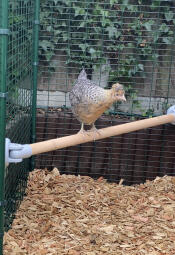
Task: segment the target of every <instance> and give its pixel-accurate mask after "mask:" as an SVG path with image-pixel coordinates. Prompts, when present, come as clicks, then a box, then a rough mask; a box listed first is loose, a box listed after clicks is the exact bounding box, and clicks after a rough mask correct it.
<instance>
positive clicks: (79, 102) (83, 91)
mask: <svg viewBox="0 0 175 255" xmlns="http://www.w3.org/2000/svg"><path fill="white" fill-rule="evenodd" d="M69 99H70V103H71V109H72V112H73V114H74V116H75V117H76V118H77V120H79V121H80V123H81V129H80V131H79V132H81V133H82V132H86V131H85V130H84V124H87V125H92V128H91V130H90V131H93V132H98V130H97V129H96V127H95V124H94V123H95V121H96V120H97V119H98V118H99V117H100V116H101V115H102V114H103V113H104V112H105V111H106V110H107V109H109V108H110V107H111V105H112V104H113V103H114V102H116V101H126V98H125V91H124V88H123V86H122V85H121V84H119V83H115V84H113V85H112V88H111V89H103V88H101V87H99V86H97V85H96V84H95V83H94V82H93V81H91V80H89V79H87V74H86V72H85V70H84V69H83V70H82V71H81V72H80V74H79V76H78V79H77V81H76V83H75V85H74V87H73V89H72V90H71V91H70V93H69Z"/></svg>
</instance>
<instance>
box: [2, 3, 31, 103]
mask: <svg viewBox="0 0 175 255" xmlns="http://www.w3.org/2000/svg"><path fill="white" fill-rule="evenodd" d="M32 8H33V5H32V1H31V0H24V1H12V0H11V1H9V30H10V35H9V43H8V79H7V88H8V91H9V93H8V94H9V96H10V97H9V99H11V96H14V97H15V96H16V95H17V94H16V93H17V87H19V83H20V82H22V80H23V79H24V78H25V77H26V76H27V75H28V74H29V72H31V68H30V66H31V63H32V62H31V61H32V56H31V55H29V53H28V52H29V49H32V47H31V46H32V29H33V20H32V18H31V17H30V16H29V15H27V13H32Z"/></svg>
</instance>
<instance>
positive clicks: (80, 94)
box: [69, 69, 104, 107]
mask: <svg viewBox="0 0 175 255" xmlns="http://www.w3.org/2000/svg"><path fill="white" fill-rule="evenodd" d="M69 99H70V102H71V105H72V107H74V106H75V105H76V104H79V103H84V104H85V103H87V104H89V103H99V101H102V100H103V99H104V89H103V88H101V87H99V86H97V85H96V84H95V83H94V82H92V81H91V80H89V79H87V74H86V72H85V70H84V69H83V70H82V71H81V73H80V74H79V76H78V79H77V82H76V84H75V85H74V87H73V89H72V91H71V92H70V94H69Z"/></svg>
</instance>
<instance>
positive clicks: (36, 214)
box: [4, 168, 175, 255]
mask: <svg viewBox="0 0 175 255" xmlns="http://www.w3.org/2000/svg"><path fill="white" fill-rule="evenodd" d="M26 193H27V195H26V196H25V197H24V200H23V201H22V203H21V205H20V208H19V210H18V211H17V213H16V218H15V220H14V221H13V225H12V228H11V229H10V230H9V231H8V232H7V233H5V236H4V255H65V254H66V255H101V254H110V255H175V177H169V176H164V177H162V178H159V177H157V178H156V179H155V180H154V181H147V182H146V183H145V184H141V185H136V186H123V185H122V181H121V182H120V184H115V183H108V182H106V181H105V180H104V179H103V178H99V179H98V180H96V181H95V180H93V179H92V178H90V177H87V176H74V175H60V174H59V171H58V170H57V169H56V168H55V169H53V171H51V172H49V171H47V170H40V169H38V170H34V171H33V172H31V173H30V176H29V180H28V186H27V191H26Z"/></svg>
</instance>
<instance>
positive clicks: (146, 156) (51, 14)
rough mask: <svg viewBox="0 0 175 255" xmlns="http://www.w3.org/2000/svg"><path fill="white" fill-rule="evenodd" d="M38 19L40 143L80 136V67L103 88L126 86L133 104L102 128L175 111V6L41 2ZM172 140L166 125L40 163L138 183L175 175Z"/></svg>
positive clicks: (106, 118)
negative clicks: (76, 113)
mask: <svg viewBox="0 0 175 255" xmlns="http://www.w3.org/2000/svg"><path fill="white" fill-rule="evenodd" d="M40 18H41V27H40V28H41V30H40V43H39V45H40V48H39V59H40V65H39V70H40V72H39V74H40V75H39V82H38V101H37V104H38V108H39V109H38V113H37V116H38V117H37V140H38V141H41V140H45V139H52V138H55V137H61V136H64V135H70V134H73V133H76V132H77V131H78V130H79V129H80V124H79V123H78V121H77V120H75V118H74V117H73V116H72V114H71V113H70V104H69V99H68V92H69V91H70V89H71V88H72V86H73V84H74V82H75V81H76V78H77V76H78V73H79V72H80V70H81V68H82V67H85V69H86V71H87V73H88V77H89V78H90V79H93V80H95V81H96V83H97V84H98V85H100V86H103V87H106V88H109V87H110V86H111V85H112V83H113V82H117V81H119V82H121V83H122V84H124V85H125V89H126V94H127V101H128V102H127V103H126V104H115V105H114V106H113V107H112V108H111V109H110V111H108V112H107V114H104V115H103V117H102V118H100V119H99V120H98V121H97V127H99V128H100V127H105V126H109V125H114V124H119V123H123V122H128V121H132V120H133V119H139V118H143V117H150V116H153V115H160V114H164V113H166V109H167V108H168V107H169V106H170V105H172V104H173V102H174V98H175V93H174V85H173V84H174V82H175V80H174V75H173V73H174V67H175V65H174V64H175V62H174V55H175V54H174V53H175V47H174V45H175V41H174V36H175V34H174V31H175V29H174V28H175V27H174V26H175V4H174V3H173V2H172V1H163V0H162V1H158V0H157V1H137V0H136V1H130V0H128V1H120V0H112V1H105V0H104V1H92V0H86V1H76V0H73V1H61V0H57V1H52V0H49V1H43V2H42V3H41V13H40ZM117 114H118V115H117ZM111 115H112V116H111ZM116 116H117V117H116ZM118 118H119V119H118ZM169 133H171V135H169ZM174 135H175V134H174V129H173V127H171V125H165V126H161V127H155V128H150V129H147V130H142V131H139V132H134V133H131V134H126V135H123V136H119V137H114V138H109V139H106V140H104V141H98V142H94V143H88V144H84V145H80V146H75V147H72V148H67V149H62V150H60V151H56V152H50V153H45V154H43V155H38V156H37V157H36V162H37V166H38V167H40V168H45V167H47V168H49V169H52V168H53V167H54V166H56V167H58V168H59V169H60V171H61V172H64V173H73V174H88V175H91V176H93V177H95V178H98V177H99V176H101V175H102V176H104V177H105V178H107V179H108V180H111V181H119V180H120V179H121V178H123V179H124V180H125V183H126V184H132V183H139V182H143V181H145V180H146V179H153V178H154V177H155V176H156V175H164V174H174V171H173V169H174V152H173V151H174V146H175V144H174V143H173V141H172V138H173V137H174Z"/></svg>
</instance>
